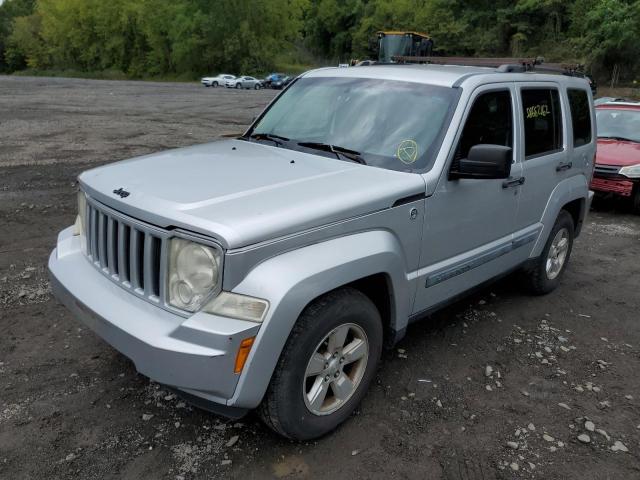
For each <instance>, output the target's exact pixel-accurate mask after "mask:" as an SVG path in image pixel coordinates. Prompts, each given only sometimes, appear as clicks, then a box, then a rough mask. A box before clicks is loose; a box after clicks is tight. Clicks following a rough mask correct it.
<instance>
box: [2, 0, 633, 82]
mask: <svg viewBox="0 0 640 480" xmlns="http://www.w3.org/2000/svg"><path fill="white" fill-rule="evenodd" d="M380 29H394V30H399V29H402V30H418V31H424V32H428V33H429V34H430V35H431V36H432V37H433V38H434V41H435V50H436V52H438V53H441V54H446V55H468V56H543V57H545V59H547V60H548V61H560V62H577V63H583V64H586V65H587V68H588V69H589V70H590V71H591V72H592V73H593V74H594V75H595V76H596V77H597V78H599V79H600V80H609V79H610V78H611V77H612V76H616V77H619V78H620V79H621V80H622V81H626V82H632V81H634V80H635V79H636V78H639V79H640V41H639V40H640V0H233V1H232V2H222V1H210V0H171V1H167V0H109V1H104V0H5V2H4V3H3V4H2V5H1V6H0V71H2V72H15V71H20V70H25V69H32V70H71V71H79V72H88V73H92V72H103V71H115V72H119V73H121V74H122V75H123V76H127V77H131V78H142V77H167V76H182V77H184V78H191V77H195V76H197V75H200V74H204V73H214V72H219V71H229V72H234V73H245V72H252V73H261V72H266V71H268V70H270V69H273V68H285V67H289V68H290V69H295V68H304V67H307V66H314V65H323V64H336V63H338V62H345V61H348V60H350V59H353V58H360V59H364V58H371V57H372V56H373V55H374V53H375V52H374V51H373V50H372V42H371V39H372V38H374V37H375V32H376V31H377V30H380Z"/></svg>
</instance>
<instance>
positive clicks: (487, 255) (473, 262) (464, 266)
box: [425, 229, 540, 288]
mask: <svg viewBox="0 0 640 480" xmlns="http://www.w3.org/2000/svg"><path fill="white" fill-rule="evenodd" d="M539 234H540V229H536V230H534V231H533V232H527V233H524V234H522V235H519V236H517V237H514V238H512V239H510V240H508V241H507V242H506V243H504V244H503V245H498V246H496V247H494V248H492V249H490V250H487V251H485V252H482V253H480V254H478V255H476V256H474V257H472V258H469V259H467V260H464V261H462V262H459V263H457V264H455V265H452V266H449V267H445V268H443V269H441V270H440V271H437V272H434V273H432V274H431V275H428V276H427V277H426V280H425V288H429V287H432V286H434V285H437V284H438V283H442V282H444V281H446V280H449V279H451V278H453V277H457V276H458V275H462V274H463V273H466V272H468V271H470V270H473V269H474V268H477V267H480V266H482V265H484V264H485V263H489V262H491V261H492V260H495V259H496V258H499V257H501V256H503V255H506V254H507V253H509V252H512V251H513V250H516V249H517V248H520V247H523V246H524V245H527V244H529V243H532V242H534V241H535V240H536V239H537V238H538V235H539Z"/></svg>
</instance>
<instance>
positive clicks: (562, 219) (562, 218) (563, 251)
mask: <svg viewBox="0 0 640 480" xmlns="http://www.w3.org/2000/svg"><path fill="white" fill-rule="evenodd" d="M573 236H574V225H573V218H572V217H571V214H569V212H567V211H566V210H561V211H560V214H559V215H558V218H557V219H556V223H555V224H554V226H553V229H552V230H551V233H550V234H549V238H548V239H547V243H546V244H545V246H544V249H543V250H542V254H541V255H540V256H539V257H538V258H536V259H535V260H533V261H532V263H531V264H530V265H529V266H528V267H527V268H525V272H524V273H525V280H526V283H527V286H528V287H529V290H531V292H532V293H534V294H536V295H544V294H546V293H549V292H551V291H553V290H555V289H556V287H557V286H558V285H559V284H560V278H561V277H562V275H563V274H564V271H565V269H566V267H567V263H569V257H570V256H571V249H572V247H573Z"/></svg>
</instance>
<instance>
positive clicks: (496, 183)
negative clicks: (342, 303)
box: [413, 84, 521, 313]
mask: <svg viewBox="0 0 640 480" xmlns="http://www.w3.org/2000/svg"><path fill="white" fill-rule="evenodd" d="M514 96H515V88H514V87H513V86H512V85H510V84H493V85H486V86H483V87H480V88H479V89H478V90H476V91H475V92H474V94H473V96H472V98H471V100H470V102H469V105H468V106H467V111H466V112H465V117H464V118H465V120H464V121H463V123H462V125H464V127H463V128H462V129H461V130H460V131H459V132H458V136H457V138H456V141H455V143H454V145H455V147H454V148H453V149H452V152H451V156H450V159H449V161H448V164H447V168H445V169H444V171H443V173H442V175H441V177H440V179H439V182H438V186H437V187H436V190H435V192H434V194H433V195H432V196H431V197H429V198H427V200H426V203H425V206H426V210H425V222H424V227H423V228H424V231H423V236H422V239H423V240H422V250H421V255H420V269H419V270H418V272H417V280H418V282H417V284H418V287H417V295H416V300H415V303H414V308H413V312H414V313H418V312H421V311H424V310H427V309H429V308H431V307H434V306H436V305H437V304H439V303H441V302H443V301H445V300H447V299H449V298H451V297H454V296H455V295H457V294H459V293H461V292H463V291H465V290H467V289H469V288H471V287H473V286H475V285H477V284H479V283H482V281H484V280H487V279H489V278H491V277H493V276H495V275H496V274H499V273H501V272H502V271H505V270H508V268H509V267H510V266H511V264H513V263H514V260H513V255H512V252H511V249H512V241H513V238H512V237H513V235H512V234H513V232H514V229H515V219H516V214H517V210H518V199H519V192H520V189H521V187H520V185H519V183H518V180H519V179H520V177H521V175H520V174H521V165H520V163H519V162H517V161H516V157H515V155H514V161H513V163H512V166H511V177H510V178H509V179H453V180H451V179H449V175H448V173H449V171H450V170H451V165H452V164H453V165H455V162H456V161H457V160H459V159H461V158H466V156H467V154H468V152H469V150H470V149H471V147H472V146H474V145H478V144H495V145H503V146H509V147H512V148H513V149H514V151H516V150H517V147H518V145H517V143H518V142H519V140H518V139H519V134H518V133H519V129H518V128H517V125H518V123H517V121H516V109H515V108H514Z"/></svg>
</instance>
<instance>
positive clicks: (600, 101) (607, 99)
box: [593, 97, 627, 107]
mask: <svg viewBox="0 0 640 480" xmlns="http://www.w3.org/2000/svg"><path fill="white" fill-rule="evenodd" d="M626 101H627V99H626V98H619V97H600V98H596V99H595V100H594V101H593V104H594V105H595V106H596V107H597V106H598V105H602V104H603V103H609V102H626Z"/></svg>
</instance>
